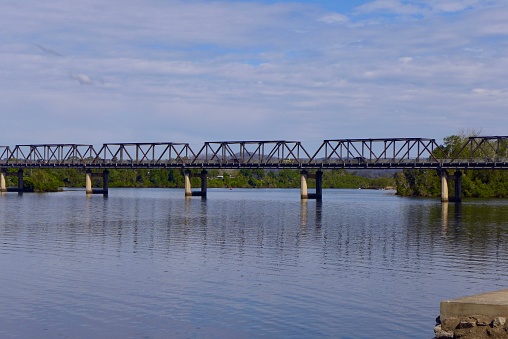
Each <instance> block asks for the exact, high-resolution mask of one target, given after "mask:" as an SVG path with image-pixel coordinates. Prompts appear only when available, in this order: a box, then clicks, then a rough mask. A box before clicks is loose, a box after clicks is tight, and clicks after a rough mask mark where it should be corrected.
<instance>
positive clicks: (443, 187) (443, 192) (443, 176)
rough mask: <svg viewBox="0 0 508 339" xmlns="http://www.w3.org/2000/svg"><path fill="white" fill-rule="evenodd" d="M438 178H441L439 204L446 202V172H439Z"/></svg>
mask: <svg viewBox="0 0 508 339" xmlns="http://www.w3.org/2000/svg"><path fill="white" fill-rule="evenodd" d="M439 176H440V177H441V202H448V172H446V170H441V171H440V172H439Z"/></svg>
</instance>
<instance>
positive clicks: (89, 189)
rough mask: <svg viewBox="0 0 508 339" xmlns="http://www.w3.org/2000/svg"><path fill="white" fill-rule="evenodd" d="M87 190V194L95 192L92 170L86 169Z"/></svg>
mask: <svg viewBox="0 0 508 339" xmlns="http://www.w3.org/2000/svg"><path fill="white" fill-rule="evenodd" d="M85 190H86V194H93V191H92V170H86V172H85Z"/></svg>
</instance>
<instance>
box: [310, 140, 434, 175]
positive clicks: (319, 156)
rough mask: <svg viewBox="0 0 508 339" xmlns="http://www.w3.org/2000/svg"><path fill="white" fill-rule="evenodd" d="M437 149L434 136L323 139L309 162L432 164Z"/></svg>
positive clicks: (328, 164)
mask: <svg viewBox="0 0 508 339" xmlns="http://www.w3.org/2000/svg"><path fill="white" fill-rule="evenodd" d="M439 149H441V147H440V146H439V145H438V144H437V143H436V141H435V139H423V138H391V139H336V140H325V141H324V142H323V144H322V145H321V147H320V148H319V149H318V150H317V152H316V153H315V154H314V155H313V156H312V158H311V159H310V161H309V163H311V164H315V165H318V164H320V165H321V166H322V167H324V168H326V167H331V168H334V167H344V168H347V167H351V168H412V167H418V168H436V167H439V166H440V164H441V159H438V158H437V157H436V155H435V153H436V150H439Z"/></svg>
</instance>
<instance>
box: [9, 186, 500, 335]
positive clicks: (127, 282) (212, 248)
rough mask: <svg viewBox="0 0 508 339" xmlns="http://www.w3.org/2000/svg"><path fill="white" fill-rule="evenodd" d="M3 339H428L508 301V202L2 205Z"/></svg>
mask: <svg viewBox="0 0 508 339" xmlns="http://www.w3.org/2000/svg"><path fill="white" fill-rule="evenodd" d="M0 240H1V244H0V270H1V288H0V337H2V338H19V337H24V338H28V337H33V338H71V337H72V338H92V337H93V338H129V337H130V338H257V337H268V338H327V337H333V338H373V337H376V338H431V337H432V336H433V326H434V324H435V318H436V316H438V315H439V302H440V301H441V300H444V299H449V298H456V297H460V296H465V295H471V294H476V293H482V292H488V291H493V290H498V289H504V288H507V287H508V200H495V199H492V200H465V201H464V202H463V203H462V204H457V205H456V204H454V203H450V204H446V205H442V204H441V203H440V201H439V200H438V199H413V198H402V197H398V196H395V194H394V192H393V191H373V190H324V192H323V201H322V202H316V201H314V200H309V201H306V202H302V201H300V192H299V190H292V189H250V190H249V189H233V190H226V189H209V190H208V198H207V199H204V200H202V199H201V198H198V197H193V198H192V199H185V198H184V193H183V190H181V189H114V188H113V189H110V191H109V198H103V197H102V196H93V197H88V198H87V197H86V196H85V194H84V191H82V190H78V191H65V192H59V193H47V194H24V195H23V196H18V195H17V194H16V193H7V194H5V195H3V196H1V197H0Z"/></svg>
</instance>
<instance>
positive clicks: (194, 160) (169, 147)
mask: <svg viewBox="0 0 508 339" xmlns="http://www.w3.org/2000/svg"><path fill="white" fill-rule="evenodd" d="M12 168H14V169H18V172H17V173H15V174H14V175H16V176H17V177H18V186H17V187H6V178H5V177H6V176H7V175H12V174H10V173H8V171H7V169H12ZM30 168H81V169H85V170H86V174H85V176H86V193H87V194H94V193H99V194H103V195H105V196H106V195H107V194H108V169H112V168H123V169H139V168H177V169H182V170H183V171H184V176H185V196H186V197H191V196H201V197H206V194H207V183H206V181H207V177H206V174H207V172H206V169H242V168H246V169H256V168H262V169H282V168H289V169H299V170H300V171H301V190H300V193H301V194H300V195H301V198H302V199H316V200H321V199H322V174H323V170H326V169H378V170H382V169H434V170H437V171H438V173H439V175H440V176H441V187H442V190H441V200H442V201H443V202H447V201H460V200H461V191H462V178H461V176H462V172H461V170H464V169H486V170H488V169H508V137H507V136H483V137H480V136H475V137H470V138H469V139H468V140H467V142H466V143H465V144H464V145H463V147H462V148H461V149H460V150H458V151H455V152H454V153H453V154H449V153H448V152H447V150H446V149H445V148H443V147H442V146H440V145H438V144H437V143H436V141H435V139H426V138H386V139H334V140H324V141H323V143H322V144H321V146H319V147H318V149H317V151H315V152H309V151H307V150H306V149H305V148H304V146H303V145H302V143H301V142H299V141H286V140H276V141H217V142H205V143H204V144H203V146H202V147H200V148H199V149H192V148H191V147H190V145H189V144H188V143H173V142H154V143H107V144H103V145H102V146H94V145H86V144H36V145H16V146H14V147H10V146H0V169H1V171H0V191H1V192H18V193H22V191H23V170H24V169H30ZM192 169H194V170H196V169H201V172H200V173H198V174H194V175H195V176H198V177H200V178H201V189H200V190H199V191H192V189H191V184H190V177H191V176H192V175H193V174H192V173H191V170H192ZM94 171H95V172H94ZM101 171H102V172H101ZM309 171H312V172H313V173H310V172H309ZM449 171H450V172H453V174H451V173H449ZM94 176H100V177H102V181H103V187H102V188H101V189H97V188H95V189H94V188H92V177H94ZM309 178H315V179H316V191H315V193H309V192H308V189H307V180H308V179H309ZM449 180H453V181H454V188H455V192H456V193H455V196H454V197H449V196H448V181H449Z"/></svg>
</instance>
